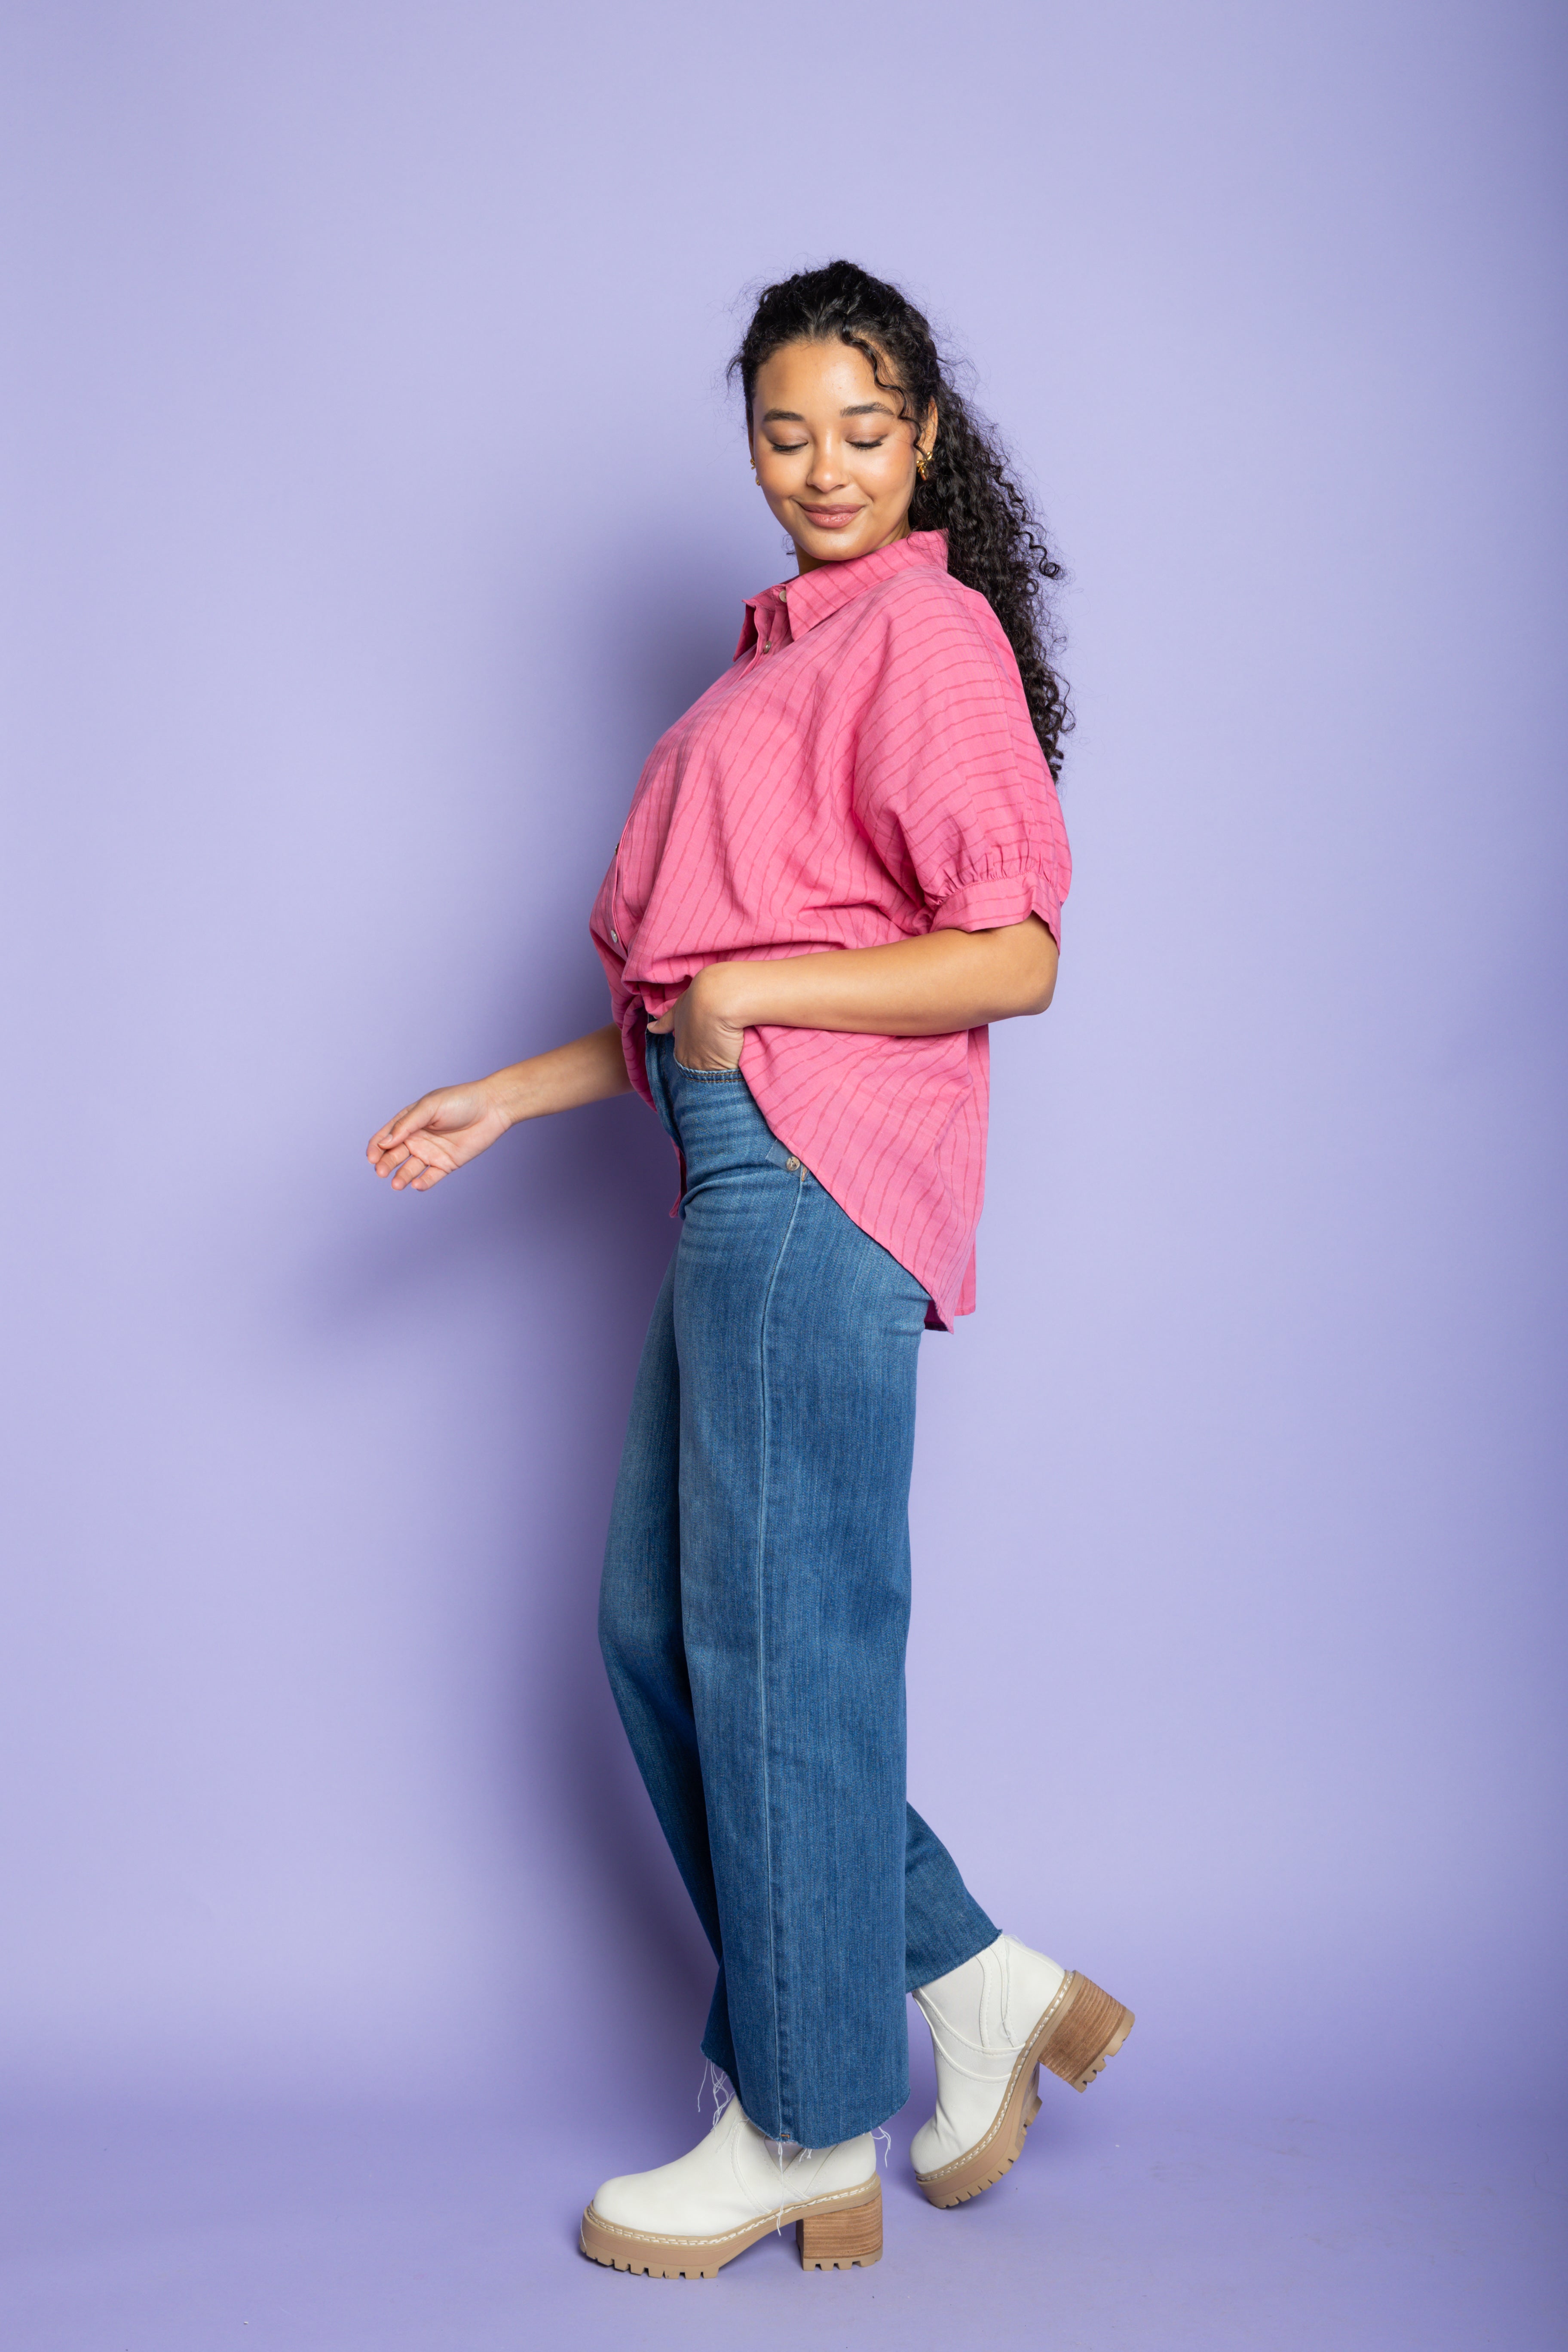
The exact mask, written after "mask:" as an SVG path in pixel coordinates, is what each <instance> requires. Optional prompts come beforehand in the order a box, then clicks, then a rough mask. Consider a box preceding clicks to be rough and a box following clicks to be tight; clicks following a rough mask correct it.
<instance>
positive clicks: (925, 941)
mask: <svg viewBox="0 0 1568 2352" xmlns="http://www.w3.org/2000/svg"><path fill="white" fill-rule="evenodd" d="M1056 978H1057V943H1056V941H1055V940H1053V939H1052V937H1051V935H1050V933H1049V931H1048V930H1047V929H1046V927H1045V925H1044V923H1042V922H1041V920H1040V919H1039V917H1038V916H1037V915H1031V916H1029V917H1028V918H1027V919H1026V921H1024V922H1022V923H1012V924H1009V925H1007V926H1006V928H1005V929H1002V930H995V931H957V930H944V931H931V932H928V933H927V934H926V935H925V936H924V937H923V938H921V939H915V940H898V941H896V942H895V943H894V944H893V945H892V946H889V947H879V948H840V949H834V950H826V951H825V952H823V953H820V954H817V955H804V956H787V957H782V958H779V959H777V960H770V961H766V962H744V963H723V964H712V965H710V966H709V967H708V969H707V970H706V971H701V972H699V974H698V976H697V979H696V980H695V982H693V983H692V986H693V992H694V993H695V994H699V995H700V996H701V997H703V998H705V999H706V1001H707V1007H708V1008H710V1010H711V1011H712V1012H713V1013H715V1014H716V1015H717V1016H718V1018H720V1019H721V1020H723V1021H726V1022H729V1023H732V1024H735V1025H736V1026H737V1027H741V1028H746V1029H751V1028H755V1027H758V1026H759V1025H763V1024H767V1023H770V1022H771V1023H775V1024H779V1025H780V1026H783V1027H784V1028H791V1029H845V1030H856V1031H865V1032H872V1033H876V1034H880V1035H883V1036H891V1037H930V1036H937V1035H942V1034H946V1033H947V1032H949V1031H951V1030H954V1029H977V1028H980V1027H981V1026H982V1025H983V1024H985V1023H987V1022H991V1021H1006V1020H1010V1019H1011V1018H1012V1017H1013V1016H1014V1015H1015V1014H1016V1013H1043V1012H1044V1011H1045V1009H1046V1007H1047V1004H1049V1003H1050V1001H1051V994H1052V991H1053V990H1054V988H1055V986H1056Z"/></svg>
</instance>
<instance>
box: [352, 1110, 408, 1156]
mask: <svg viewBox="0 0 1568 2352" xmlns="http://www.w3.org/2000/svg"><path fill="white" fill-rule="evenodd" d="M418 1108H419V1106H418V1104H417V1103H405V1105H404V1107H403V1108H402V1109H401V1110H400V1111H399V1112H398V1114H397V1116H396V1118H389V1119H388V1120H387V1122H386V1125H385V1126H384V1127H378V1128H377V1129H376V1130H375V1133H374V1135H373V1136H372V1137H371V1139H370V1141H369V1142H368V1143H367V1144H366V1146H365V1150H367V1151H378V1150H380V1151H384V1150H385V1149H386V1147H387V1145H388V1144H389V1143H395V1141H396V1140H397V1130H398V1129H399V1128H400V1127H401V1126H402V1125H403V1122H404V1120H405V1118H410V1117H412V1115H413V1113H414V1112H415V1111H416V1110H417V1109H418Z"/></svg>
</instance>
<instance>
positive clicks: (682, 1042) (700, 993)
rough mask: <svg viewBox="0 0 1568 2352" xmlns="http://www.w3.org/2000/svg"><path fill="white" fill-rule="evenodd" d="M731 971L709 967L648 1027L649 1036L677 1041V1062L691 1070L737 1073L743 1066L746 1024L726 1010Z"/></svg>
mask: <svg viewBox="0 0 1568 2352" xmlns="http://www.w3.org/2000/svg"><path fill="white" fill-rule="evenodd" d="M730 970H731V966H730V965H728V964H722V963H710V964H709V965H708V966H707V968H706V969H705V970H704V971H700V972H699V973H698V975H697V977H696V979H695V980H694V981H693V982H692V983H691V985H690V987H689V989H688V990H687V991H686V993H685V994H684V996H678V997H677V998H676V1000H675V1003H673V1004H672V1005H671V1006H670V1008H669V1010H668V1013H660V1015H659V1017H658V1020H657V1021H650V1022H649V1023H648V1031H649V1034H650V1035H652V1036H655V1037H673V1038H674V1040H675V1058H676V1060H677V1061H678V1062H683V1063H684V1064H685V1066H686V1067H687V1068H688V1069H689V1070H735V1069H739V1067H740V1066H741V1048H742V1045H744V1043H745V1040H746V1024H745V1023H744V1022H743V1021H737V1020H736V1019H735V1018H734V1014H733V1013H732V1012H731V1011H729V1010H727V1009H726V1004H725V999H726V996H727V995H728V994H730V993H731V990H730V987H729V983H728V982H727V981H726V977H725V975H726V974H727V973H728V972H729V971H730Z"/></svg>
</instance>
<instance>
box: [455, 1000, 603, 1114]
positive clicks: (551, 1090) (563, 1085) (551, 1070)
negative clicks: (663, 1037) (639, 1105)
mask: <svg viewBox="0 0 1568 2352" xmlns="http://www.w3.org/2000/svg"><path fill="white" fill-rule="evenodd" d="M484 1084H485V1086H486V1087H487V1088H488V1089H489V1091H490V1093H491V1094H492V1095H493V1097H494V1098H495V1101H496V1103H497V1105H498V1106H499V1108H500V1109H501V1110H502V1111H503V1112H504V1114H505V1116H506V1118H507V1122H508V1124H509V1125H515V1124H516V1122H517V1121H518V1120H519V1119H523V1118H545V1117H546V1116H547V1115H548V1114H549V1113H550V1112H551V1111H556V1110H575V1109H576V1108H577V1107H578V1105H579V1104H581V1103H591V1102H603V1101H604V1100H605V1097H606V1096H609V1095H623V1094H625V1093H626V1089H627V1087H629V1086H630V1085H631V1080H630V1078H629V1077H628V1076H626V1053H625V1050H624V1049H623V1047H622V1045H621V1033H620V1031H619V1030H618V1029H617V1028H616V1025H615V1024H614V1022H610V1023H607V1024H606V1025H605V1027H604V1028H603V1029H592V1030H590V1031H589V1033H588V1034H587V1035H586V1036H585V1037H574V1038H573V1040H572V1042H571V1044H570V1045H557V1046H555V1047H554V1048H553V1050H552V1052H550V1053H548V1054H531V1055H529V1057H528V1059H527V1060H526V1061H525V1062H513V1063H512V1064H511V1066H510V1068H508V1069H504V1070H496V1071H494V1072H493V1073H492V1075H491V1076H489V1077H488V1078H487V1079H486V1080H485V1081H484Z"/></svg>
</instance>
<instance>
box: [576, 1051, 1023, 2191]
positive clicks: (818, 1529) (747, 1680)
mask: <svg viewBox="0 0 1568 2352" xmlns="http://www.w3.org/2000/svg"><path fill="white" fill-rule="evenodd" d="M648 1075H649V1081H650V1084H651V1086H652V1088H653V1093H654V1098H655V1101H656V1103H657V1105H658V1109H659V1114H660V1117H661V1118H663V1119H664V1122H665V1124H666V1126H667V1127H668V1129H669V1131H670V1133H671V1135H672V1136H673V1137H674V1138H675V1139H676V1140H677V1141H678V1142H679V1146H680V1149H681V1152H682V1156H683V1159H684V1161H685V1168H686V1183H685V1189H684V1192H683V1194H682V1201H681V1229H680V1238H679V1244H678V1246H677V1250H676V1255H675V1258H674V1261H673V1263H672V1265H671V1267H670V1271H669V1274H668V1276H667V1278H666V1280H665V1284H664V1286H663V1288H662V1290H661V1291H660V1293H659V1297H658V1304H657V1305H656V1307H655V1308H654V1313H653V1320H652V1323H651V1325H650V1327H649V1330H648V1336H647V1345H646V1347H645V1349H644V1352H643V1359H642V1364H641V1368H640V1370H639V1371H638V1375H637V1389H636V1392H635V1395H634V1400H633V1405H632V1414H631V1424H630V1428H629V1429H628V1432H627V1435H626V1451H625V1454H624V1456H623V1459H622V1464H621V1471H620V1476H619V1479H618V1481H617V1484H616V1499H615V1506H614V1509H613V1512H612V1516H611V1523H610V1533H609V1541H608V1545H607V1548H606V1554H605V1577H604V1586H603V1591H602V1595H601V1603H600V1639H601V1643H602V1645H603V1649H604V1654H605V1664H606V1666H607V1668H608V1671H609V1676H610V1682H611V1685H612V1688H613V1689H614V1692H615V1696H616V1705H617V1706H618V1707H619V1709H620V1713H621V1719H622V1721H623V1722H624V1724H625V1725H626V1733H627V1737H628V1738H629V1739H630V1741H631V1744H632V1748H633V1752H634V1753H635V1755H636V1757H637V1764H638V1767H639V1769H641V1772H642V1775H643V1779H644V1780H645V1782H646V1783H647V1790H648V1794H649V1796H650V1797H651V1798H652V1800H653V1804H654V1808H655V1811H656V1812H657V1813H658V1819H659V1822H660V1824H661V1826H662V1828H663V1830H664V1832H665V1835H666V1837H667V1838H668V1841H669V1844H670V1848H671V1851H672V1852H673V1853H674V1856H675V1860H676V1863H677V1864H678V1866H679V1870H680V1874H681V1876H682V1878H683V1879H684V1881H685V1883H686V1886H687V1889H688V1891H689V1894H690V1896H691V1899H692V1902H693V1903H694V1904H695V1906H696V1907H697V1912H698V1916H699V1917H700V1919H701V1922H702V1925H703V1927H704V1929H705V1930H706V1932H707V1935H708V1937H709V1940H710V1943H711V1945H712V1947H713V1950H714V1953H715V1956H716V1957H717V1958H718V1960H719V1977H718V1982H717V1985H716V1986H715V1989H714V1993H713V2002H712V2007H711V2010H710V2013H709V2019H708V2027H707V2032H706V2033H705V2035H704V2037H703V2044H702V2046H703V2049H704V2051H705V2052H706V2053H707V2055H708V2056H709V2057H710V2059H711V2060H712V2061H713V2062H714V2063H715V2064H717V2065H720V2066H722V2067H723V2068H724V2070H725V2071H726V2073H727V2074H729V2075H730V2076H731V2080H732V2081H733V2083H734V2084H735V2086H736V2088H737V2090H738V2092H739V2094H740V2096H741V2100H742V2105H743V2106H744V2108H745V2111H746V2113H747V2115H748V2116H750V2117H751V2119H752V2122H753V2123H755V2124H756V2125H758V2126H760V2127H761V2128H762V2129H763V2131H765V2132H768V2133H770V2134H771V2135H773V2137H777V2138H785V2139H794V2140H797V2141H799V2142H801V2143H802V2144H803V2145H805V2146H806V2147H827V2146H829V2145H831V2144H832V2143H833V2142H835V2141H837V2140H841V2139H847V2138H850V2137H853V2136H854V2135H856V2134H857V2133H859V2132H864V2131H868V2130H869V2129H870V2128H871V2127H872V2126H874V2125H876V2124H879V2123H881V2122H882V2121H884V2120H885V2118H886V2117H887V2116H889V2115H891V2114H893V2113H894V2112H895V2111H896V2110H897V2109H898V2108H899V2107H900V2106H901V2105H902V2104H903V2102H904V2100H905V2098H906V2097H907V2096H908V2094H909V2043H908V2033H907V2026H906V2021H905V2010H904V1996H905V1993H906V1991H907V1990H910V1989H911V1988H912V1987H914V1986H915V1985H920V1984H927V1983H929V1982H930V1981H931V1979H932V1978H934V1977H938V1976H942V1975H944V1974H945V1973H946V1971H947V1970H948V1969H953V1968H957V1967H958V1966H959V1965H960V1964H961V1963H962V1962H963V1961H964V1960H966V1959H969V1958H973V1955H974V1954H975V1953H976V1952H978V1951H980V1950H983V1949H984V1947H985V1946H986V1945H987V1944H989V1943H991V1942H992V1941H993V1940H994V1937H995V1935H996V1932H997V1931H996V1929H995V1927H994V1926H993V1924H992V1922H991V1921H990V1920H989V1919H988V1918H987V1917H986V1916H985V1914H984V1911H982V1910H981V1908H980V1906H979V1905H978V1904H977V1903H975V1902H974V1900H973V1897H972V1896H971V1895H969V1893H968V1892H967V1890H966V1889H965V1887H964V1885H963V1880H962V1878H961V1877H960V1876H959V1874H958V1871H957V1869H956V1867H955V1866H954V1864H953V1863H952V1859H951V1857H950V1856H949V1854H948V1853H947V1852H946V1850H945V1848H944V1847H943V1846H942V1843H940V1841H939V1840H938V1839H937V1838H936V1837H935V1835H934V1834H933V1833H932V1832H931V1830H930V1829H928V1828H927V1826H926V1824H925V1823H924V1822H922V1821H921V1818H920V1816H919V1815H918V1814H917V1813H915V1812H914V1811H912V1810H911V1809H910V1807H909V1806H908V1804H907V1802H906V1800H905V1795H904V1650H905V1643H906V1639H907V1635H908V1630H909V1614H910V1542H909V1488H910V1464H911V1458H912V1453H913V1444H914V1420H915V1367H916V1360H917V1358H918V1354H919V1349H920V1342H921V1330H922V1328H923V1326H924V1320H925V1311H926V1304H927V1300H926V1294H925V1292H924V1290H923V1289H922V1288H921V1286H920V1284H919V1283H918V1282H916V1281H915V1279H914V1277H913V1276H911V1275H910V1274H909V1273H907V1272H906V1271H905V1269H904V1268H903V1267H902V1266H900V1265H899V1264H898V1262H897V1261H896V1260H895V1259H894V1258H892V1257H891V1256H889V1254H888V1252H887V1251H886V1250H884V1249H883V1248H881V1247H880V1245H879V1244H878V1243H876V1242H874V1241H872V1240H871V1239H870V1237H869V1236H868V1234H864V1233H863V1232H861V1230H860V1228H859V1227H858V1225H856V1224H855V1223H853V1222H852V1221H851V1220H850V1219H849V1218H848V1217H847V1216H846V1214H845V1213H844V1212H843V1210H842V1209H840V1208H839V1207H838V1205H837V1202H835V1201H834V1200H833V1199H832V1198H831V1197H830V1196H829V1194H828V1193H826V1192H824V1190H823V1188H822V1187H821V1185H820V1184H818V1183H817V1182H816V1181H815V1180H814V1179H813V1177H812V1176H811V1174H810V1173H809V1171H807V1170H806V1169H805V1168H804V1167H803V1166H802V1165H801V1164H800V1162H799V1160H796V1159H795V1158H794V1157H793V1156H792V1155H791V1154H790V1153H789V1152H787V1151H786V1150H785V1149H784V1146H783V1145H782V1144H780V1143H779V1142H778V1140H777V1139H776V1138H775V1137H774V1136H773V1134H772V1132H771V1131H770V1129H769V1128H768V1126H767V1124H766V1122H765V1121H764V1119H763V1116H762V1114H761V1112H760V1111H759V1109H758V1108H757V1106H756V1103H755V1101H754V1100H753V1099H752V1094H751V1091H750V1089H749V1087H747V1086H746V1084H745V1081H744V1080H743V1079H742V1077H741V1076H740V1074H739V1073H738V1072H729V1071H723V1072H707V1071H689V1070H687V1069H685V1068H683V1067H682V1066H681V1065H680V1064H679V1062H677V1061H676V1059H675V1055H674V1049H673V1046H672V1045H671V1042H670V1040H669V1039H668V1037H659V1038H652V1039H650V1040H649V1044H648Z"/></svg>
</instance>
